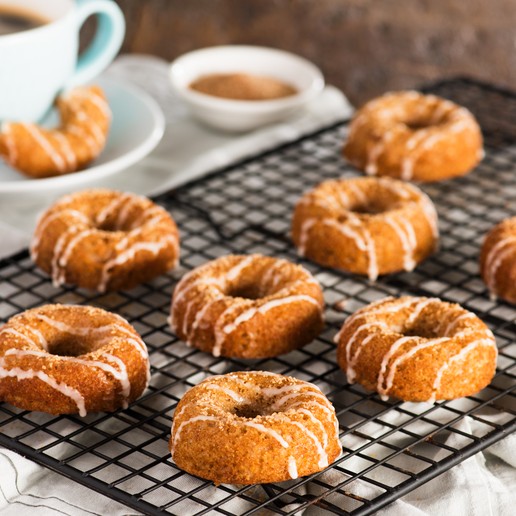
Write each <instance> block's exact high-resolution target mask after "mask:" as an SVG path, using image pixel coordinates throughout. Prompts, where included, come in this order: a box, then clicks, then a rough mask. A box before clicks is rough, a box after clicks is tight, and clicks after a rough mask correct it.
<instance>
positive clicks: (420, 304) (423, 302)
mask: <svg viewBox="0 0 516 516" xmlns="http://www.w3.org/2000/svg"><path fill="white" fill-rule="evenodd" d="M440 301H441V300H440V299H438V298H436V297H429V298H424V299H421V301H418V303H417V305H416V306H415V307H414V309H413V310H412V313H411V314H410V315H409V316H408V317H407V322H406V324H407V326H410V325H412V324H413V323H414V322H415V321H416V320H417V318H418V317H419V315H420V314H421V312H422V311H423V310H424V309H425V308H426V307H427V306H428V305H430V304H432V303H439V302H440ZM471 315H473V314H471ZM444 334H445V335H447V333H446V332H445V333H444Z"/></svg>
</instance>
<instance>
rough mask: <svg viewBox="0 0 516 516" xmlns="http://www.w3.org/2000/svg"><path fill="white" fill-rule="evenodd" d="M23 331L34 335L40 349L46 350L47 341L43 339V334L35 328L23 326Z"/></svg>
mask: <svg viewBox="0 0 516 516" xmlns="http://www.w3.org/2000/svg"><path fill="white" fill-rule="evenodd" d="M24 328H25V330H27V331H29V332H30V333H32V335H35V336H36V338H37V339H38V342H39V344H40V345H41V347H42V348H43V349H45V350H48V342H47V339H45V337H44V336H43V334H42V333H41V332H40V331H39V330H38V329H36V328H33V327H32V326H27V325H25V326H24Z"/></svg>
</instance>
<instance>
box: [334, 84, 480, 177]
mask: <svg viewBox="0 0 516 516" xmlns="http://www.w3.org/2000/svg"><path fill="white" fill-rule="evenodd" d="M343 152H344V156H345V157H346V158H347V159H348V160H349V161H350V162H351V163H352V164H353V165H355V166H356V167H357V168H359V169H360V170H363V171H364V172H365V173H366V174H368V175H379V176H391V177H395V178H399V179H403V180H405V181H409V180H412V179H413V180H416V181H441V180H443V179H450V178H453V177H457V176H462V175H465V174H467V173H468V172H469V171H470V170H471V169H472V168H474V167H475V166H476V165H477V164H478V163H479V161H480V160H481V159H482V157H483V149H482V133H481V131H480V127H479V125H478V123H477V121H476V120H475V117H474V116H473V115H472V114H471V113H470V112H469V111H468V110H467V109H466V108H464V107H461V106H459V105H457V104H454V103H453V102H450V101H449V100H445V99H442V98H440V97H436V96H435V95H423V94H421V93H418V92H416V91H402V92H395V93H387V94H386V95H383V96H382V97H379V98H376V99H374V100H372V101H370V102H368V103H367V104H365V106H363V107H362V108H361V109H359V110H358V111H357V113H356V114H355V116H354V117H353V120H352V122H351V124H350V126H349V136H348V139H347V141H346V143H345V145H344V149H343Z"/></svg>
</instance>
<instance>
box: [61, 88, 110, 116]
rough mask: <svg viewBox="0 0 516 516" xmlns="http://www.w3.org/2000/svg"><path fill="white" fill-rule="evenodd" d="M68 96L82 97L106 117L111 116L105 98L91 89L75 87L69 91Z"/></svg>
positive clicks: (72, 97) (73, 97)
mask: <svg viewBox="0 0 516 516" xmlns="http://www.w3.org/2000/svg"><path fill="white" fill-rule="evenodd" d="M69 98H71V99H75V98H78V99H84V100H86V101H88V102H89V103H91V104H94V105H95V106H96V107H97V108H98V110H99V111H100V112H101V114H102V115H104V116H105V117H106V118H111V110H110V109H109V105H108V103H107V102H106V100H105V99H104V98H103V97H101V96H100V95H99V94H97V93H96V92H95V91H92V90H91V89H85V88H76V89H75V90H72V91H71V92H70V94H69Z"/></svg>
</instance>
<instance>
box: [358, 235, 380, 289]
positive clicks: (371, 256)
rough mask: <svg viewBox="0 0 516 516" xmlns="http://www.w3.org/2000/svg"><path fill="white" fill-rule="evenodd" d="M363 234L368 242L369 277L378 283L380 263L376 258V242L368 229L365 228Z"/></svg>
mask: <svg viewBox="0 0 516 516" xmlns="http://www.w3.org/2000/svg"><path fill="white" fill-rule="evenodd" d="M362 232H363V234H364V241H365V242H366V248H367V254H368V265H367V277H368V278H369V279H370V280H371V281H376V279H377V278H378V262H377V258H376V247H375V242H374V240H373V238H372V236H371V233H369V231H368V230H367V229H365V228H363V229H362Z"/></svg>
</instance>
